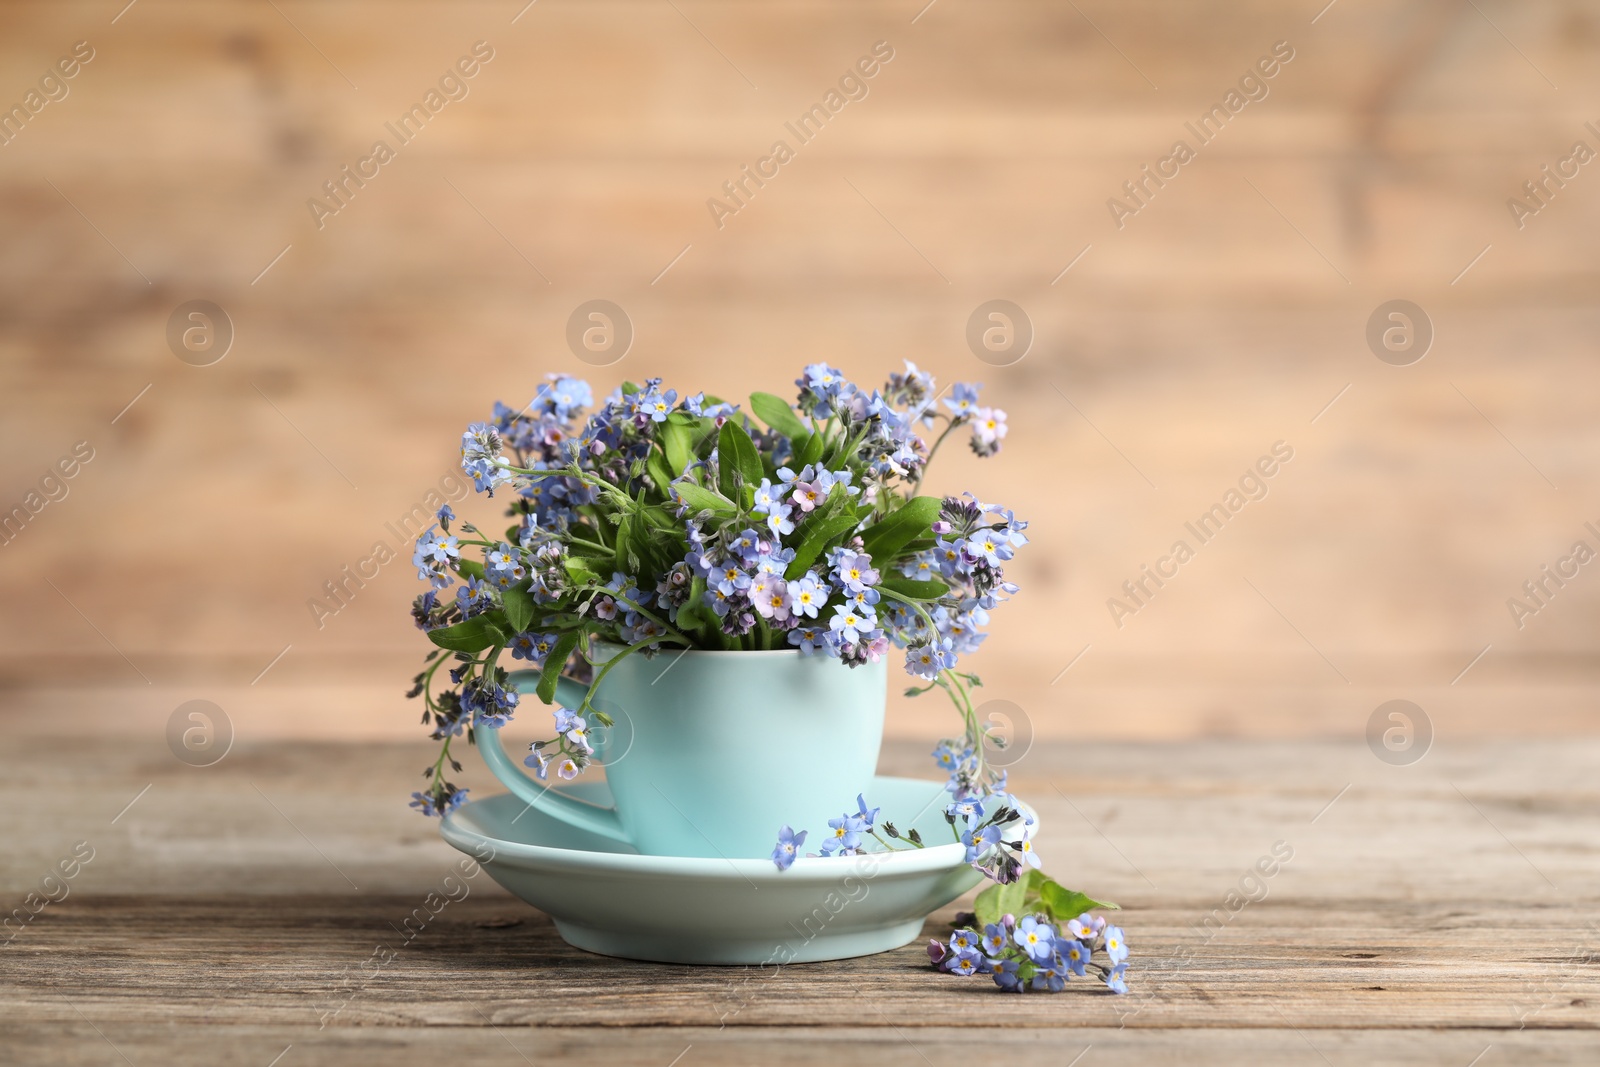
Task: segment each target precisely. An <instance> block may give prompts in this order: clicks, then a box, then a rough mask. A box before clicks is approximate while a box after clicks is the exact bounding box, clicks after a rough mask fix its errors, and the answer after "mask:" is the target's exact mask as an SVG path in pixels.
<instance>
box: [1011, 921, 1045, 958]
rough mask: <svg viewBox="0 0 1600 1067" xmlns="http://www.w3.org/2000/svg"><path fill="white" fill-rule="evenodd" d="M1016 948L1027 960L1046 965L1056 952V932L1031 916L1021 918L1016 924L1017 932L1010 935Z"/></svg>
mask: <svg viewBox="0 0 1600 1067" xmlns="http://www.w3.org/2000/svg"><path fill="white" fill-rule="evenodd" d="M1011 938H1012V940H1013V941H1015V942H1016V943H1017V947H1018V948H1020V949H1022V951H1023V952H1026V953H1027V954H1028V958H1029V959H1031V960H1033V961H1034V962H1035V963H1048V962H1050V957H1051V956H1052V955H1054V954H1055V950H1056V932H1055V930H1053V929H1051V927H1050V925H1049V924H1048V923H1042V922H1040V921H1039V920H1038V919H1036V918H1034V917H1033V916H1032V915H1028V916H1025V917H1023V919H1022V920H1021V921H1019V922H1018V923H1017V932H1016V933H1014V934H1012V935H1011Z"/></svg>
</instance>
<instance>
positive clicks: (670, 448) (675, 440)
mask: <svg viewBox="0 0 1600 1067" xmlns="http://www.w3.org/2000/svg"><path fill="white" fill-rule="evenodd" d="M681 414H683V413H682V412H679V411H675V412H673V413H672V414H671V415H668V416H667V421H666V422H665V423H663V424H662V426H661V433H660V436H659V438H658V439H659V440H660V442H661V450H662V451H663V452H664V453H666V457H667V468H668V469H669V470H671V471H672V474H673V476H674V477H676V476H677V475H680V474H682V473H683V472H684V471H685V470H687V469H688V468H689V464H691V463H693V462H694V458H695V457H694V442H695V433H694V430H693V429H692V428H691V427H690V426H689V425H687V424H685V423H683V422H679V421H677V416H678V415H681ZM668 480H669V481H670V480H671V479H668ZM661 488H662V490H663V491H665V490H666V486H665V485H663V486H662V487H661Z"/></svg>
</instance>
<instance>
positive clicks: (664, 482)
mask: <svg viewBox="0 0 1600 1067" xmlns="http://www.w3.org/2000/svg"><path fill="white" fill-rule="evenodd" d="M644 466H645V470H647V471H649V472H650V480H651V481H652V482H655V483H656V490H657V491H658V492H660V493H662V494H663V495H665V494H666V492H667V486H668V485H670V484H671V483H672V470H671V469H670V468H669V466H668V465H667V457H666V456H664V455H662V454H661V453H660V452H655V451H652V452H651V453H650V457H649V458H648V459H646V460H645V464H644Z"/></svg>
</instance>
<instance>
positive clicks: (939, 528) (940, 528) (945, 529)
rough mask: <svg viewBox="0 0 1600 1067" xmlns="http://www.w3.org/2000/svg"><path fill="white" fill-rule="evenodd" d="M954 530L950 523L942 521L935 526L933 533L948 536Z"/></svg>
mask: <svg viewBox="0 0 1600 1067" xmlns="http://www.w3.org/2000/svg"><path fill="white" fill-rule="evenodd" d="M954 529H955V527H954V526H952V525H950V524H949V523H948V522H945V521H944V520H943V519H940V520H939V521H938V522H936V523H934V524H933V532H934V533H936V534H947V533H949V532H950V531H951V530H954Z"/></svg>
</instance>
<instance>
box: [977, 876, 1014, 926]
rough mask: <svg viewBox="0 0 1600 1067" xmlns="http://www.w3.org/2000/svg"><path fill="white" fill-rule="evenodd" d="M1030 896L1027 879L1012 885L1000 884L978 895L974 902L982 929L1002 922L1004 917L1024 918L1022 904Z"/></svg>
mask: <svg viewBox="0 0 1600 1067" xmlns="http://www.w3.org/2000/svg"><path fill="white" fill-rule="evenodd" d="M1027 895H1028V882H1027V879H1024V878H1019V879H1017V880H1016V881H1015V882H1012V883H1011V884H1010V885H999V884H998V883H997V884H995V885H992V886H990V887H989V888H988V889H985V890H984V891H983V892H981V893H979V894H978V899H977V900H975V901H973V902H972V910H973V911H974V912H975V913H976V914H977V921H978V924H979V926H980V927H982V926H987V925H989V924H990V923H997V922H999V921H1000V916H1002V915H1015V916H1017V917H1018V918H1021V917H1022V904H1023V901H1024V900H1025V899H1026V898H1027Z"/></svg>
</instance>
